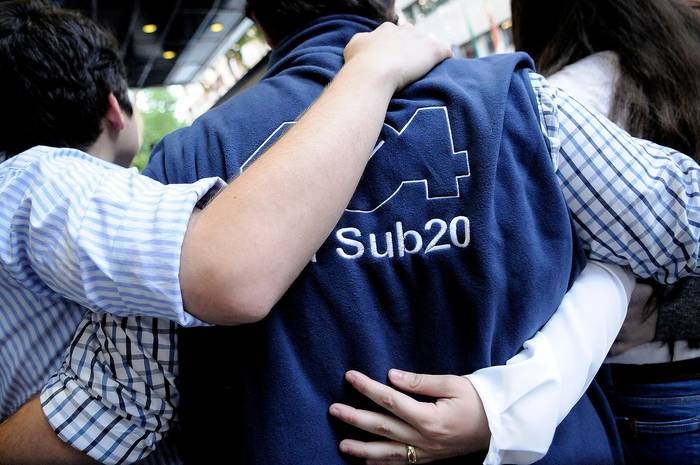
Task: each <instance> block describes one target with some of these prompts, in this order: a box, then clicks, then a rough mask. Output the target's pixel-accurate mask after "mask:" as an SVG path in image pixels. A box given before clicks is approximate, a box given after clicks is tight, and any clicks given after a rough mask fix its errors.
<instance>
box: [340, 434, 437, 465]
mask: <svg viewBox="0 0 700 465" xmlns="http://www.w3.org/2000/svg"><path fill="white" fill-rule="evenodd" d="M340 451H341V452H343V453H345V454H348V455H352V456H353V457H359V458H361V459H367V463H368V464H369V463H376V464H385V463H386V464H393V463H397V464H398V463H401V464H406V463H407V455H406V444H403V443H398V442H388V441H376V442H362V441H355V440H353V439H344V440H343V441H341V442H340ZM416 458H417V459H418V463H425V454H424V453H423V451H422V450H421V449H419V448H416Z"/></svg>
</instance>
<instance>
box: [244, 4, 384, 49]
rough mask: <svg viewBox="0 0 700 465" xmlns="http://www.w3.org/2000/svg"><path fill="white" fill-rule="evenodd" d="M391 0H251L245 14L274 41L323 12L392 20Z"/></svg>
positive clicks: (325, 14) (381, 20)
mask: <svg viewBox="0 0 700 465" xmlns="http://www.w3.org/2000/svg"><path fill="white" fill-rule="evenodd" d="M391 4H392V2H391V1H390V0H248V1H247V2H246V15H247V16H248V17H249V18H253V19H255V21H256V22H257V23H258V24H259V25H260V27H261V28H262V29H263V31H265V34H267V36H268V37H269V38H270V39H271V40H272V41H273V42H275V43H279V42H281V41H282V40H283V39H284V38H286V37H287V36H289V35H291V34H293V33H294V32H296V31H298V30H300V29H302V28H303V27H304V26H306V25H307V24H309V23H310V22H312V21H314V20H316V19H318V18H321V17H323V16H328V15H335V14H354V15H358V16H364V17H366V18H369V19H373V20H375V21H377V22H384V21H392V20H393V19H394V18H390V17H389V15H390V12H391V11H392V8H390V5H391Z"/></svg>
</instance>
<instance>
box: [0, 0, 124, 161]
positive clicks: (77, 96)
mask: <svg viewBox="0 0 700 465" xmlns="http://www.w3.org/2000/svg"><path fill="white" fill-rule="evenodd" d="M125 76H126V72H125V70H124V64H123V63H122V60H121V58H120V56H119V52H118V49H117V46H116V42H115V40H114V39H113V37H112V36H111V35H110V34H108V33H106V32H105V31H104V30H102V29H101V28H100V27H99V26H97V25H96V24H95V23H93V22H92V21H91V20H89V19H87V18H85V17H84V16H82V15H80V14H78V13H74V12H70V11H67V10H62V9H59V8H57V7H54V6H51V5H49V4H47V3H45V2H41V1H9V2H2V3H0V95H2V99H1V100H2V102H3V106H4V108H5V109H4V110H3V111H2V112H0V128H1V129H0V130H1V131H2V133H1V134H0V152H5V153H6V155H9V156H11V155H16V154H17V153H20V152H22V151H24V150H26V149H28V148H30V147H33V146H35V145H50V146H56V147H73V148H79V149H85V148H87V147H88V146H90V145H91V144H92V143H94V142H95V141H96V140H97V138H98V137H99V134H100V131H101V121H102V118H103V117H104V116H105V114H106V112H107V109H108V96H109V93H110V92H112V93H113V94H114V96H115V97H116V99H117V101H118V102H119V104H120V106H121V107H122V109H123V110H124V111H125V112H126V113H127V114H128V115H131V114H132V111H133V110H132V106H131V103H130V101H129V95H128V86H127V83H126V77H125Z"/></svg>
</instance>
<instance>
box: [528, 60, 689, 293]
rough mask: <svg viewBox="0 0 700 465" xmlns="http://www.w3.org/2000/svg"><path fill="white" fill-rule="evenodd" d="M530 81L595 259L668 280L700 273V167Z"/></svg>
mask: <svg viewBox="0 0 700 465" xmlns="http://www.w3.org/2000/svg"><path fill="white" fill-rule="evenodd" d="M531 82H532V86H533V89H534V91H535V95H536V97H537V100H538V104H539V106H540V121H541V124H542V130H543V133H544V134H545V137H546V138H547V139H548V141H549V144H550V147H551V153H552V158H553V161H554V164H555V167H556V168H557V176H558V178H559V182H560V185H561V188H562V192H563V193H564V198H565V199H566V203H567V204H568V206H569V209H570V211H571V214H572V217H573V219H574V224H575V227H576V232H577V234H578V236H579V237H580V239H581V240H582V242H583V244H584V247H585V248H586V250H587V252H588V256H589V258H591V259H594V260H598V261H602V262H611V263H615V264H617V265H621V266H629V267H630V268H631V269H632V271H633V272H634V273H635V274H636V275H637V276H641V277H643V278H649V277H651V278H654V279H656V280H657V281H659V282H661V283H665V284H670V283H673V282H675V281H677V280H678V279H680V278H681V277H684V276H688V275H694V276H697V275H698V272H697V271H696V267H697V265H698V254H699V253H700V183H699V181H700V167H698V165H697V164H696V163H695V162H694V161H693V160H692V159H691V158H689V157H687V156H685V155H683V154H681V153H679V152H677V151H675V150H672V149H669V148H666V147H661V146H659V145H656V144H654V143H651V142H648V141H645V140H641V139H636V138H634V137H632V136H630V135H629V134H628V133H626V132H625V131H624V130H622V129H620V128H619V127H617V126H616V125H615V124H613V123H612V122H610V121H609V120H608V119H607V118H605V117H604V116H602V115H599V114H596V113H593V112H591V111H589V110H588V109H586V108H585V107H584V106H583V105H581V104H580V103H578V102H577V101H576V100H575V99H573V98H572V97H570V96H569V95H567V94H566V93H565V92H564V91H562V90H560V89H556V88H554V87H551V86H550V85H549V84H548V83H547V81H546V80H545V79H544V78H543V77H542V76H539V75H536V74H532V75H531Z"/></svg>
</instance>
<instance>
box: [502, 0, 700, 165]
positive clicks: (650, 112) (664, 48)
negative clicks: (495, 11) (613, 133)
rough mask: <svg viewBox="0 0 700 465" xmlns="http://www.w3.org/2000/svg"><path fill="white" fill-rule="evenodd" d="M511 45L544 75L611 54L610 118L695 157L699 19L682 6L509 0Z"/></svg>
mask: <svg viewBox="0 0 700 465" xmlns="http://www.w3.org/2000/svg"><path fill="white" fill-rule="evenodd" d="M511 6H512V12H513V39H514V42H515V47H516V49H518V50H523V51H525V52H527V53H529V54H530V55H531V56H532V57H533V59H534V60H535V63H537V67H538V68H539V70H540V72H541V73H543V74H544V75H549V74H552V73H555V72H556V71H559V70H560V69H561V68H562V67H564V66H566V65H568V64H570V63H573V62H575V61H577V60H580V59H582V58H584V57H586V56H588V55H590V54H592V53H595V52H600V51H605V50H611V51H613V52H616V53H617V55H618V57H619V60H620V77H619V80H618V83H617V89H616V91H615V96H614V103H613V107H612V110H611V114H610V116H611V119H612V120H614V121H618V122H619V123H620V124H622V125H623V126H625V128H626V129H627V130H628V131H629V132H630V133H631V134H632V135H634V136H637V137H642V138H644V139H649V140H652V141H654V142H656V143H659V144H662V145H666V146H668V147H672V148H675V149H676V150H679V151H681V152H683V153H686V154H688V155H691V156H694V157H695V158H696V159H698V158H700V111H699V110H698V109H699V108H700V19H699V18H698V15H697V14H696V13H695V12H694V11H693V10H692V9H691V8H690V7H689V6H688V5H687V4H686V3H685V2H684V1H683V0H540V1H528V0H511Z"/></svg>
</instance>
